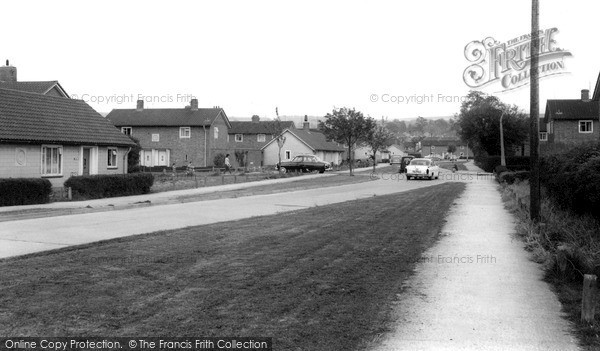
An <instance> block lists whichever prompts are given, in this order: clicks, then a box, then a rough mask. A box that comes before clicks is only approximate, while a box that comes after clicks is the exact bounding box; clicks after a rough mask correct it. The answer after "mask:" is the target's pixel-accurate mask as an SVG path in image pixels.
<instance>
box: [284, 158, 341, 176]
mask: <svg viewBox="0 0 600 351" xmlns="http://www.w3.org/2000/svg"><path fill="white" fill-rule="evenodd" d="M330 167H331V165H330V164H329V162H325V161H321V160H320V159H319V158H318V157H317V156H315V155H298V156H296V157H294V158H293V159H292V160H291V161H286V162H281V165H280V166H279V167H278V168H279V169H280V170H281V172H283V173H285V172H288V171H297V172H319V173H325V170H326V169H328V168H330Z"/></svg>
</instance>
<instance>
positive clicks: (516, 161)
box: [475, 156, 529, 173]
mask: <svg viewBox="0 0 600 351" xmlns="http://www.w3.org/2000/svg"><path fill="white" fill-rule="evenodd" d="M500 163H501V160H500V156H476V157H475V164H476V165H477V166H479V167H480V168H481V169H483V170H484V171H486V172H490V173H492V172H494V170H495V169H496V167H497V166H500ZM506 167H507V168H508V169H509V170H511V171H528V170H529V156H506Z"/></svg>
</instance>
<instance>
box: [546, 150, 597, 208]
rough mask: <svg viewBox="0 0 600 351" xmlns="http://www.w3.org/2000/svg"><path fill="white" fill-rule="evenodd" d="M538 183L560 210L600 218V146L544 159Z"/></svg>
mask: <svg viewBox="0 0 600 351" xmlns="http://www.w3.org/2000/svg"><path fill="white" fill-rule="evenodd" d="M540 182H541V184H542V185H543V186H544V188H545V189H546V191H547V193H548V195H549V196H550V198H551V199H552V200H553V201H554V202H555V203H556V204H557V205H558V206H559V207H561V208H563V209H568V210H571V211H573V212H575V213H578V214H589V215H592V216H594V217H595V218H596V219H600V143H594V144H588V145H582V146H578V147H576V148H574V149H572V150H570V151H568V152H566V153H563V154H558V155H550V156H547V157H544V158H543V159H542V161H541V164H540Z"/></svg>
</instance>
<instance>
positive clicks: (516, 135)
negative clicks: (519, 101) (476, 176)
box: [456, 91, 529, 155]
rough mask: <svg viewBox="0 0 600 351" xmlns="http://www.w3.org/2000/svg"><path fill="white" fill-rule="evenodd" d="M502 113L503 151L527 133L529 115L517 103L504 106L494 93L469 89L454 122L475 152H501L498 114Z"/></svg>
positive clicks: (488, 153) (511, 147)
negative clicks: (488, 93)
mask: <svg viewBox="0 0 600 351" xmlns="http://www.w3.org/2000/svg"><path fill="white" fill-rule="evenodd" d="M503 112H504V117H503V122H502V124H503V130H504V145H505V148H506V150H514V148H513V146H516V145H520V144H522V143H523V142H524V141H525V140H526V139H527V136H528V135H529V133H528V126H529V125H528V123H529V122H528V118H527V116H526V115H525V114H524V113H523V112H521V111H520V110H519V108H518V107H517V106H514V105H507V104H505V103H503V102H501V101H500V99H498V98H497V97H496V96H492V95H487V94H485V93H482V92H479V91H471V92H469V94H468V95H467V99H466V100H465V101H464V102H463V103H462V105H461V108H460V114H459V115H458V117H457V121H456V125H457V129H458V134H459V135H460V137H461V138H462V140H463V141H466V142H467V143H469V145H472V149H473V151H474V152H475V153H477V154H487V155H498V154H499V153H500V116H501V115H502V113H503Z"/></svg>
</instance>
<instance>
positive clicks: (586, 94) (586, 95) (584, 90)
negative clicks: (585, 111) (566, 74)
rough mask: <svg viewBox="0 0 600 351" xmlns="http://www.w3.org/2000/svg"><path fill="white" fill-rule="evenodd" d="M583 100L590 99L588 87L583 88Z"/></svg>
mask: <svg viewBox="0 0 600 351" xmlns="http://www.w3.org/2000/svg"><path fill="white" fill-rule="evenodd" d="M581 100H583V101H590V91H589V90H588V89H581Z"/></svg>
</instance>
